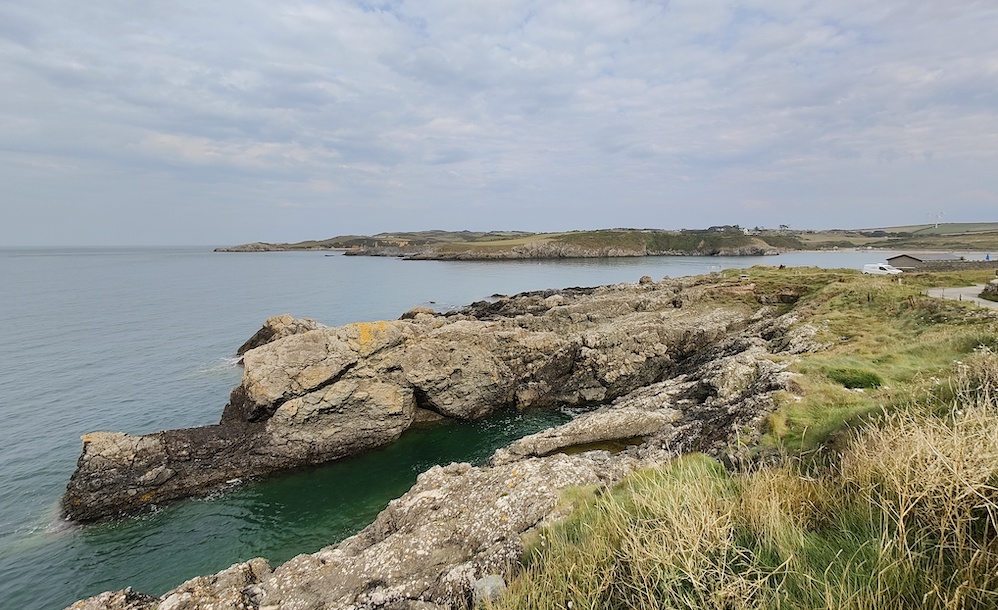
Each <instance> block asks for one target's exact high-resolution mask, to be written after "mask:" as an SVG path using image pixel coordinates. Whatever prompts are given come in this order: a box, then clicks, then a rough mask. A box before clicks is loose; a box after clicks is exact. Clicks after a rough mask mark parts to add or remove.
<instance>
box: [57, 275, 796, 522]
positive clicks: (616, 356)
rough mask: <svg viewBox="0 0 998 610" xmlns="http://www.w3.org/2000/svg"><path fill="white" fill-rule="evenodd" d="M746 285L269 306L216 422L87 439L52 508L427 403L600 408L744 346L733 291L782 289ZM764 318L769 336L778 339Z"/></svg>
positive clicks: (85, 512) (152, 491)
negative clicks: (426, 302) (334, 313)
mask: <svg viewBox="0 0 998 610" xmlns="http://www.w3.org/2000/svg"><path fill="white" fill-rule="evenodd" d="M753 290H754V288H753V287H752V286H748V285H745V284H744V283H741V284H740V283H737V282H736V283H734V284H733V285H724V284H723V283H722V284H711V283H709V280H705V279H702V278H701V279H681V280H669V281H662V282H648V281H645V282H642V283H637V284H626V285H617V286H606V287H600V288H589V289H566V290H561V291H544V292H535V293H525V294H522V295H517V296H515V297H512V298H504V299H499V300H496V301H488V302H486V301H483V302H479V303H475V304H473V305H471V306H469V307H468V308H466V309H464V310H460V311H457V312H452V313H450V314H447V315H438V314H432V313H427V312H425V311H417V312H413V313H412V314H411V315H408V314H407V315H406V316H403V318H404V319H401V320H396V321H387V322H370V323H357V324H348V325H346V326H342V327H338V328H327V327H324V326H322V325H320V324H318V323H315V322H313V321H296V320H294V319H293V318H290V317H278V318H272V319H270V320H268V321H267V324H266V325H265V327H264V329H262V330H261V332H259V333H257V335H256V337H255V338H254V340H253V342H252V344H251V347H250V348H247V350H246V351H245V353H244V354H243V364H244V367H245V372H244V375H243V379H242V382H241V383H240V385H239V386H238V387H236V388H235V389H234V390H233V391H232V394H231V398H230V401H229V404H228V405H227V406H226V407H225V409H224V411H223V413H222V417H221V421H220V423H219V424H217V425H214V426H205V427H199V428H189V429H181V430H171V431H165V432H157V433H153V434H146V435H140V436H137V435H130V434H124V433H120V432H98V433H92V434H88V435H85V436H84V437H83V453H82V455H81V457H80V459H79V463H78V467H77V470H76V472H75V473H74V474H73V476H72V478H71V480H70V482H69V485H68V488H67V491H66V494H65V496H64V498H63V503H62V506H63V509H64V512H65V515H66V516H67V517H68V518H69V519H73V520H77V521H93V520H99V519H104V518H109V517H114V516H117V515H120V514H125V513H130V512H134V511H136V510H140V509H141V508H143V507H145V506H149V505H154V504H157V503H161V502H164V501H168V500H173V499H176V498H181V497H184V496H190V495H196V494H200V493H204V492H207V491H210V490H212V489H215V488H217V487H220V486H225V485H231V484H234V483H237V482H238V481H239V480H241V479H244V478H246V477H252V476H258V475H263V474H267V473H270V472H274V471H276V470H280V469H286V468H292V467H297V466H302V465H307V464H317V463H322V462H326V461H330V460H335V459H338V458H342V457H344V456H348V455H353V454H356V453H360V452H363V451H367V450H369V449H371V448H374V447H377V446H380V445H383V444H385V443H389V442H392V441H394V440H395V439H397V438H398V437H399V435H401V434H402V433H403V432H404V431H405V430H406V429H407V428H408V427H409V426H410V425H411V424H412V423H413V422H414V421H416V420H420V419H426V416H427V415H434V416H437V417H439V416H444V417H452V418H460V419H476V418H481V417H485V416H487V415H489V414H491V413H493V412H495V411H496V410H497V409H503V408H513V407H516V408H525V407H549V406H550V407H554V406H561V405H599V404H606V403H610V402H611V401H613V400H614V399H617V398H619V397H621V396H624V395H626V394H628V393H630V392H633V391H634V390H636V389H638V388H645V387H647V386H650V385H652V384H656V383H659V382H663V381H665V380H671V381H670V383H673V384H677V383H682V381H681V380H683V379H686V378H685V377H682V375H684V374H687V371H689V370H692V369H691V367H694V366H695V365H698V363H700V364H702V363H704V362H705V360H704V359H705V358H706V359H707V361H712V360H711V359H713V358H715V357H721V356H726V355H729V354H730V353H733V352H732V350H733V349H734V351H735V352H738V351H744V349H735V348H734V347H732V346H733V345H735V344H733V343H732V339H731V337H733V336H734V334H733V333H735V334H737V333H738V332H740V331H744V330H746V329H750V328H754V329H755V330H751V332H750V334H754V335H759V334H760V333H762V332H763V331H761V330H759V329H758V328H756V327H760V328H761V326H760V325H764V324H768V323H769V318H770V317H772V316H768V315H761V316H757V319H756V320H752V319H750V316H751V315H752V313H753V309H756V308H750V307H745V306H744V304H745V303H746V302H747V303H749V304H751V303H755V302H776V301H787V300H792V298H794V295H785V294H778V295H763V294H758V295H757V294H755V293H754V292H753ZM719 291H720V292H726V293H727V294H728V295H729V296H731V297H732V298H728V299H727V301H728V306H726V307H719V306H717V305H716V303H715V302H714V297H715V296H716V295H717V294H718V292H719ZM739 299H741V300H739ZM739 303H742V305H738V304H739ZM770 326H771V327H772V328H770V330H769V331H766V332H769V333H770V334H771V335H778V336H779V337H784V336H785V335H786V332H785V330H786V329H782V330H781V329H780V328H778V325H775V326H774V325H773V324H770ZM773 328H775V329H776V330H773ZM736 343H737V342H736ZM725 346H726V347H725ZM718 350H721V351H718ZM689 383H691V384H694V385H693V386H690V387H691V388H694V389H686V390H683V391H684V392H685V395H688V396H692V397H693V398H691V400H693V399H695V400H699V401H700V402H701V403H703V402H704V400H706V398H707V397H709V396H713V395H716V394H717V392H719V391H720V390H718V389H717V388H713V389H712V388H705V387H702V386H703V382H702V381H695V380H691V381H689ZM697 384H699V385H697ZM704 404H706V403H704ZM670 417H672V415H669V414H663V413H661V412H656V413H654V414H648V413H645V414H639V413H636V412H633V413H630V415H629V416H627V417H625V419H627V424H626V425H624V426H623V427H622V428H621V430H624V431H626V436H629V437H647V436H649V435H651V434H652V433H653V432H654V430H655V429H657V428H656V426H658V425H659V424H660V423H663V422H665V421H666V420H668V419H669V418H670Z"/></svg>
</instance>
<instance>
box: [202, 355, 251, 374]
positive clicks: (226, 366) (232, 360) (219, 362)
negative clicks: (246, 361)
mask: <svg viewBox="0 0 998 610" xmlns="http://www.w3.org/2000/svg"><path fill="white" fill-rule="evenodd" d="M242 361H243V358H242V356H224V357H222V358H217V359H215V360H212V361H211V362H208V363H205V364H203V365H201V366H200V367H198V369H197V372H198V374H199V375H217V374H223V373H229V372H230V371H232V370H233V369H237V368H239V366H240V365H241V363H242Z"/></svg>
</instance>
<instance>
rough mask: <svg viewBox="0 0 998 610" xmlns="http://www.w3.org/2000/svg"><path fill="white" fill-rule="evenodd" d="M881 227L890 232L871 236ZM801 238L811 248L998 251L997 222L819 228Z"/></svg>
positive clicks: (882, 229)
mask: <svg viewBox="0 0 998 610" xmlns="http://www.w3.org/2000/svg"><path fill="white" fill-rule="evenodd" d="M876 230H880V231H884V232H886V233H888V234H889V235H887V236H883V237H873V236H872V235H871V233H872V232H873V231H876ZM798 237H800V239H801V241H803V242H804V243H805V244H806V245H807V247H811V248H831V247H835V246H838V247H841V248H848V247H865V246H871V247H875V248H887V249H896V250H901V249H923V250H980V251H991V250H994V251H998V223H996V222H978V223H939V225H938V226H936V225H935V224H925V225H909V226H899V227H884V228H881V229H861V230H850V231H821V232H817V233H805V234H801V235H799V236H798Z"/></svg>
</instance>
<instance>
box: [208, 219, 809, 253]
mask: <svg viewBox="0 0 998 610" xmlns="http://www.w3.org/2000/svg"><path fill="white" fill-rule="evenodd" d="M803 247H804V243H803V242H801V241H800V240H799V239H797V238H796V237H793V236H790V235H785V234H778V233H773V234H758V235H749V234H746V232H744V231H742V230H741V229H739V228H738V227H733V226H724V227H712V228H710V229H702V230H701V229H696V230H692V229H690V230H688V229H683V230H678V231H666V230H661V229H602V230H596V231H568V232H563V233H529V232H525V231H489V232H472V231H459V232H451V231H420V232H393V233H379V234H377V235H372V236H358V235H344V236H338V237H332V238H329V239H325V240H310V241H303V242H297V243H291V244H271V243H252V244H243V245H240V246H232V247H229V248H219V249H218V250H217V251H220V252H274V251H293V250H342V251H343V252H344V253H345V254H347V255H351V256H399V257H404V258H411V259H423V260H426V259H440V260H483V259H523V258H604V257H619V256H660V255H685V256H713V255H729V256H739V255H754V256H758V255H763V254H777V253H779V251H780V250H787V249H802V248H803Z"/></svg>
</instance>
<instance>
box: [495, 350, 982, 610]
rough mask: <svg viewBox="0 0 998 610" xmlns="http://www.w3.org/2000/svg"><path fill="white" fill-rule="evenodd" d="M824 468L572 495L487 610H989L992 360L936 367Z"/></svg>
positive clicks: (809, 464)
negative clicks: (941, 373)
mask: <svg viewBox="0 0 998 610" xmlns="http://www.w3.org/2000/svg"><path fill="white" fill-rule="evenodd" d="M947 384H948V386H949V392H948V394H947V396H948V398H947V399H946V400H945V401H942V402H941V401H940V398H939V395H929V394H926V395H923V396H922V397H921V398H920V399H917V400H913V401H911V402H909V403H908V404H907V405H905V406H904V407H903V408H900V409H898V410H896V411H894V412H892V413H890V414H888V415H884V416H882V417H881V418H879V419H877V420H876V421H873V422H869V423H867V424H866V425H864V426H862V427H861V428H859V429H857V430H855V431H853V432H851V433H850V434H849V435H848V439H847V441H846V442H845V443H844V444H843V447H842V449H841V451H840V452H839V453H837V454H836V455H835V456H834V457H833V458H831V459H827V460H823V461H820V462H819V461H815V460H805V459H800V458H798V459H785V460H783V461H782V463H780V464H778V465H775V466H769V467H763V468H759V469H757V470H755V471H752V472H748V473H736V474H732V473H728V472H726V471H725V470H724V468H723V467H722V466H721V465H720V464H719V463H717V462H715V461H713V460H711V459H709V458H707V457H705V456H702V455H691V456H686V457H683V458H681V459H678V460H675V461H674V462H672V463H671V464H669V465H667V466H664V467H662V468H658V469H651V470H644V471H640V472H637V473H635V474H633V475H632V476H630V477H629V478H628V479H626V480H625V481H624V482H622V483H621V484H619V485H617V486H616V487H614V488H613V489H612V490H609V491H607V492H604V493H598V491H597V490H593V489H586V490H577V491H576V492H575V493H574V494H572V495H571V496H568V497H567V500H566V501H568V502H570V503H572V504H573V506H574V510H573V512H572V513H571V515H570V516H569V517H568V518H567V519H566V520H564V521H562V522H560V523H559V524H556V525H554V526H551V527H548V528H546V529H544V530H542V531H541V532H540V533H538V534H537V535H536V536H535V537H534V539H532V540H530V541H528V552H527V553H526V555H525V558H524V562H523V565H522V567H521V569H520V573H519V575H518V576H517V577H516V578H514V579H513V580H512V581H511V582H510V584H509V588H508V591H507V594H506V596H505V597H504V598H503V599H501V600H500V601H498V602H496V603H495V604H493V607H495V608H572V609H576V608H579V609H583V608H610V609H613V608H670V609H680V608H689V609H691V610H693V609H696V610H700V609H709V608H716V609H718V610H721V609H724V610H737V609H742V608H746V609H747V608H753V609H769V608H772V609H780V608H794V609H798V608H803V609H811V608H813V609H832V608H835V609H838V608H855V609H857V610H858V609H871V610H877V609H881V608H883V609H906V608H913V609H914V608H926V609H939V610H943V609H957V608H995V607H998V356H996V355H995V354H994V353H993V352H992V351H991V350H989V349H986V348H982V349H979V350H977V351H976V352H974V353H972V354H970V355H969V356H968V357H967V358H965V359H964V360H962V361H960V362H958V363H955V364H951V366H950V369H949V371H948V375H947Z"/></svg>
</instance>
